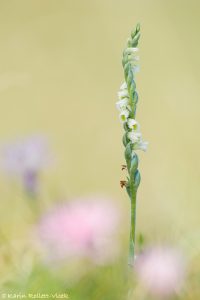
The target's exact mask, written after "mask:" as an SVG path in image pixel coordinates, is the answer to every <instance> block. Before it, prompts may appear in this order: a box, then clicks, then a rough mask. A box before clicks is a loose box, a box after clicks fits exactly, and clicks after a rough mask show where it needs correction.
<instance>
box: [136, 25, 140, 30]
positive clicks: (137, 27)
mask: <svg viewBox="0 0 200 300" xmlns="http://www.w3.org/2000/svg"><path fill="white" fill-rule="evenodd" d="M136 31H137V32H139V31H140V23H137V25H136Z"/></svg>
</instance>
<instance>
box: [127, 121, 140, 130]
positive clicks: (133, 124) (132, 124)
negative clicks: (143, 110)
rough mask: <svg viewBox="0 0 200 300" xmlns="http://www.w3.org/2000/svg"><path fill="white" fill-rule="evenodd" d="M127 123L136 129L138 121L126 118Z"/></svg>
mask: <svg viewBox="0 0 200 300" xmlns="http://www.w3.org/2000/svg"><path fill="white" fill-rule="evenodd" d="M127 124H128V127H129V128H130V129H136V128H137V127H138V122H137V121H136V120H135V119H128V121H127Z"/></svg>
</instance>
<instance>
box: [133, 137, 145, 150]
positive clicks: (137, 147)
mask: <svg viewBox="0 0 200 300" xmlns="http://www.w3.org/2000/svg"><path fill="white" fill-rule="evenodd" d="M148 144H149V143H148V142H145V141H143V140H142V139H140V140H139V141H138V142H136V143H134V144H133V150H142V151H147V147H148Z"/></svg>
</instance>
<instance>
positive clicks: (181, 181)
mask: <svg viewBox="0 0 200 300" xmlns="http://www.w3.org/2000/svg"><path fill="white" fill-rule="evenodd" d="M138 21H139V22H140V23H141V30H142V37H141V41H140V59H141V62H140V65H141V72H140V73H139V74H138V76H137V87H138V92H139V96H140V97H139V105H138V113H137V119H138V121H139V122H140V124H141V127H142V132H143V136H144V138H145V139H146V140H148V141H149V142H150V145H149V149H148V152H147V153H145V154H143V153H140V154H139V155H140V171H141V175H142V182H141V186H140V188H139V194H138V225H137V226H138V232H144V233H145V234H147V235H148V236H149V239H151V240H154V241H156V240H157V239H163V240H165V239H166V240H168V241H171V240H172V241H175V240H176V239H177V237H179V236H180V235H181V236H182V237H186V236H190V235H193V234H194V235H195V234H197V235H198V233H199V226H200V222H199V210H200V197H199V196H200V192H199V177H200V159H199V153H200V141H199V117H200V112H199V110H200V98H199V94H200V85H199V82H200V68H199V66H200V55H199V53H200V42H199V27H200V2H199V1H198V0H196V1H195V0H192V1H191V0H190V1H189V0H187V1H186V0H173V1H172V0H165V1H162V0H160V1H158V0H140V1H129V0H93V1H92V0H91V1H89V0H84V1H81V0H79V1H75V0H73V1H72V0H71V1H70V0H65V1H64V0H57V1H56V0H54V1H46V0H30V1H29V0H26V1H22V0H18V1H17V0H15V1H14V0H9V1H7V0H1V1H0V143H3V142H5V141H9V140H12V139H15V138H17V137H21V136H28V135H30V134H35V133H41V134H44V135H47V137H48V138H49V141H50V144H51V146H52V148H53V151H54V153H55V156H56V162H55V167H53V168H52V169H51V170H49V171H48V172H46V173H45V175H44V178H43V184H42V186H43V197H44V198H45V199H46V200H47V201H48V199H50V200H52V199H55V200H56V199H59V198H64V197H66V198H68V199H70V198H71V197H75V196H80V195H88V194H105V195H110V196H112V197H113V198H116V200H117V201H119V202H121V203H124V206H125V208H126V210H127V216H128V198H127V196H126V194H125V191H123V190H121V188H120V186H119V180H120V179H124V178H125V173H122V172H121V170H120V166H121V164H123V163H124V159H123V146H122V143H121V137H122V133H123V131H122V128H121V124H120V123H119V120H118V112H117V111H116V109H115V102H116V100H117V96H116V94H117V91H118V89H119V86H120V84H121V83H122V81H123V71H122V67H121V54H122V51H123V48H124V46H125V42H126V39H127V38H128V36H129V34H130V31H131V30H132V28H133V27H134V26H135V25H136V23H137V22H138ZM0 189H1V192H0V193H1V208H2V210H3V211H4V210H5V207H6V206H7V211H9V209H8V207H9V208H10V209H11V210H12V211H15V210H16V209H17V207H20V205H19V203H21V202H20V201H22V200H20V195H18V194H15V195H13V193H12V194H11V192H10V189H9V183H8V180H7V179H5V178H4V177H3V176H2V175H1V183H0ZM4 212H5V211H4ZM2 215H5V214H4V213H2ZM25 217H26V216H24V218H25ZM12 218H13V217H12ZM18 218H19V217H18ZM4 224H6V220H5V223H4ZM150 233H151V238H150Z"/></svg>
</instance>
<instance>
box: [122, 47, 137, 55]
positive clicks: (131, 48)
mask: <svg viewBox="0 0 200 300" xmlns="http://www.w3.org/2000/svg"><path fill="white" fill-rule="evenodd" d="M138 51H139V49H138V48H136V47H129V48H126V50H125V52H126V53H127V54H132V53H135V52H138Z"/></svg>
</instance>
